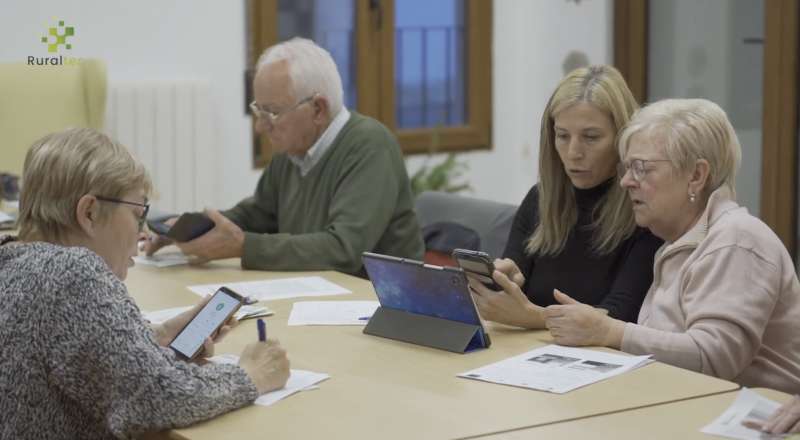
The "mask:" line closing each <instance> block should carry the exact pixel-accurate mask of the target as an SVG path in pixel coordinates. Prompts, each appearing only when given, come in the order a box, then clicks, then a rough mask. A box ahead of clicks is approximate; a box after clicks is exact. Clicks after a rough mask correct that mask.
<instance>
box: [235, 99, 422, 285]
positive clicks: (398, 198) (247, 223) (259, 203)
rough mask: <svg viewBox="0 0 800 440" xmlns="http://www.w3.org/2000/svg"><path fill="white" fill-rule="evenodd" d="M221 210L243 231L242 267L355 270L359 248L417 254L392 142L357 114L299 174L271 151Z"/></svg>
mask: <svg viewBox="0 0 800 440" xmlns="http://www.w3.org/2000/svg"><path fill="white" fill-rule="evenodd" d="M223 214H224V215H225V216H227V217H228V218H229V219H231V220H232V221H233V222H234V223H236V224H237V225H238V226H239V227H240V228H242V229H243V230H244V231H245V241H244V254H243V256H242V267H243V268H245V269H262V270H327V269H333V270H338V271H341V272H346V273H350V274H359V273H360V272H361V271H362V270H361V269H362V263H361V253H362V252H364V251H370V252H377V253H381V254H388V255H393V256H396V257H403V258H412V259H417V260H421V259H422V255H423V252H424V244H423V242H422V234H421V232H420V228H419V224H418V222H417V216H416V214H415V213H414V204H413V197H412V194H411V189H410V186H409V182H408V174H407V173H406V168H405V163H404V162H403V157H402V154H401V153H400V147H399V145H398V143H397V140H396V139H395V137H394V135H393V134H392V133H391V132H389V130H388V129H387V128H386V127H384V126H383V125H382V124H381V123H380V122H378V121H376V120H374V119H372V118H368V117H366V116H362V115H360V114H358V113H356V112H352V114H351V116H350V119H349V120H348V121H347V123H346V124H345V125H344V127H342V130H341V131H340V132H339V134H338V135H337V136H336V139H334V141H333V143H332V144H331V146H330V147H329V148H328V150H327V151H326V152H325V153H324V155H323V156H322V158H321V159H320V160H319V162H317V164H316V165H314V167H313V168H312V169H311V170H310V171H309V172H308V174H306V176H305V177H303V176H301V175H300V169H299V168H298V167H297V166H296V165H295V164H293V163H292V162H291V161H290V160H289V158H288V157H287V156H286V154H285V153H281V154H277V155H275V156H274V157H273V158H272V161H271V162H270V164H269V165H268V166H267V168H266V169H265V170H264V173H263V174H262V175H261V179H260V181H259V182H258V186H257V187H256V192H255V194H254V195H253V196H252V197H248V198H247V199H245V200H243V201H241V202H240V203H239V204H238V205H236V206H235V207H233V208H232V209H230V210H228V211H226V212H224V213H223Z"/></svg>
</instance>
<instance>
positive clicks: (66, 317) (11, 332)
mask: <svg viewBox="0 0 800 440" xmlns="http://www.w3.org/2000/svg"><path fill="white" fill-rule="evenodd" d="M256 397H257V391H256V388H255V385H254V384H253V383H252V382H251V381H250V379H249V378H248V376H247V374H246V373H245V372H244V370H242V369H241V368H239V367H238V366H235V365H215V364H209V365H205V366H202V367H201V366H198V365H195V364H190V363H186V362H182V361H181V360H179V359H177V358H176V357H175V355H174V354H173V353H172V351H171V350H169V349H167V348H163V347H160V346H159V345H158V344H157V343H156V341H155V339H154V335H153V332H152V330H151V329H150V326H149V324H148V323H147V322H146V321H144V320H143V319H142V317H141V314H140V312H139V309H138V307H137V306H136V304H135V303H134V301H133V299H132V298H131V297H130V296H128V293H127V290H126V289H125V286H124V285H123V284H122V282H121V281H120V280H119V279H118V278H117V277H116V276H115V275H114V274H113V273H112V272H111V271H110V270H109V268H108V266H107V265H106V264H105V262H104V261H103V259H102V258H100V257H99V256H98V255H97V254H95V253H93V252H92V251H90V250H88V249H86V248H79V247H63V246H56V245H52V244H46V243H11V244H6V245H4V246H0V439H23V438H25V439H28V438H30V439H33V438H35V439H56V438H65V439H66V438H73V439H78V438H80V439H98V438H113V437H117V438H129V437H133V436H136V435H138V434H141V433H143V432H145V431H153V430H160V429H165V428H171V427H178V426H186V425H190V424H192V423H195V422H197V421H200V420H204V419H208V418H211V417H214V416H216V415H218V414H221V413H224V412H227V411H230V410H232V409H235V408H238V407H241V406H244V405H247V404H249V403H251V402H252V401H253V400H255V399H256Z"/></svg>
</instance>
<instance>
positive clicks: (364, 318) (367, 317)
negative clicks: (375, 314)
mask: <svg viewBox="0 0 800 440" xmlns="http://www.w3.org/2000/svg"><path fill="white" fill-rule="evenodd" d="M370 318H372V316H362V317H360V318H358V320H359V321H369V319H370Z"/></svg>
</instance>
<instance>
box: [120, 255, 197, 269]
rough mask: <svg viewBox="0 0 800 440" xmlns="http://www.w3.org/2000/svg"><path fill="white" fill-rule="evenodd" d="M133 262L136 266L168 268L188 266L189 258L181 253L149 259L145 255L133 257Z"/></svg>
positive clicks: (154, 256)
mask: <svg viewBox="0 0 800 440" xmlns="http://www.w3.org/2000/svg"><path fill="white" fill-rule="evenodd" d="M133 261H134V262H136V264H141V265H143V266H155V267H170V266H181V265H184V264H189V257H188V256H186V255H185V254H184V253H183V252H165V253H163V254H155V255H151V256H149V257H148V256H145V255H139V256H136V257H133Z"/></svg>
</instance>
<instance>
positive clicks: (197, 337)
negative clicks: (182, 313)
mask: <svg viewBox="0 0 800 440" xmlns="http://www.w3.org/2000/svg"><path fill="white" fill-rule="evenodd" d="M242 303H244V297H242V296H241V295H239V294H238V293H236V292H234V291H233V290H231V289H228V288H227V287H220V288H219V290H217V291H216V292H214V295H213V296H212V297H211V299H210V300H209V301H208V303H206V305H205V306H203V308H202V309H201V310H200V312H198V313H197V315H195V317H194V318H192V320H191V321H189V322H188V323H187V324H186V326H185V327H184V328H183V329H182V330H181V331H180V332H178V335H177V336H175V339H173V340H172V342H170V343H169V347H170V348H171V349H173V350H175V352H176V353H178V355H180V356H181V357H182V358H183V359H194V357H195V356H197V354H198V353H200V351H201V349H202V348H203V341H205V340H206V338H208V337H209V336H211V335H213V334H215V333H216V332H217V330H219V328H220V327H222V325H223V324H225V322H226V321H227V320H228V319H230V317H231V316H233V314H234V313H236V311H237V310H239V307H241V306H242Z"/></svg>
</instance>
